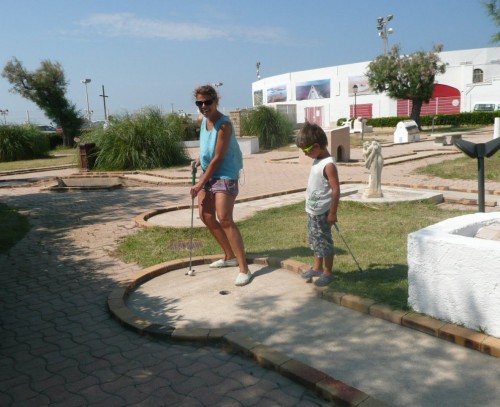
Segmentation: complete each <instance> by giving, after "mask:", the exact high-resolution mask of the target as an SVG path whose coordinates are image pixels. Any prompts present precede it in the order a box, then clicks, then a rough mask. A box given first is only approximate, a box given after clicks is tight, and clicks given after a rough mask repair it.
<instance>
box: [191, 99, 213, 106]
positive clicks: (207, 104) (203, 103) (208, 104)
mask: <svg viewBox="0 0 500 407" xmlns="http://www.w3.org/2000/svg"><path fill="white" fill-rule="evenodd" d="M194 103H195V105H196V106H198V107H202V106H203V105H205V106H210V105H211V104H212V103H214V101H213V100H212V99H207V100H197V101H196V102H194Z"/></svg>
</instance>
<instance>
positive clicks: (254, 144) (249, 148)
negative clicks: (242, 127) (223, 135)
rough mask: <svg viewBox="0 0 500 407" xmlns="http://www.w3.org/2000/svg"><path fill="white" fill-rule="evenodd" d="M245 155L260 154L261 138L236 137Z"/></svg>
mask: <svg viewBox="0 0 500 407" xmlns="http://www.w3.org/2000/svg"><path fill="white" fill-rule="evenodd" d="M236 140H237V141H238V144H239V146H240V150H241V153H242V154H243V155H248V154H257V153H258V152H259V138H258V137H257V136H253V137H236Z"/></svg>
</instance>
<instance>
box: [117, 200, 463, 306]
mask: <svg viewBox="0 0 500 407" xmlns="http://www.w3.org/2000/svg"><path fill="white" fill-rule="evenodd" d="M471 212H472V211H471ZM338 213H339V226H340V228H341V232H342V235H343V236H344V238H345V239H346V241H347V244H348V245H349V247H350V248H351V250H352V251H353V253H354V256H356V260H357V261H358V263H359V264H360V265H361V268H362V269H363V272H360V271H359V270H358V268H357V266H356V264H355V263H354V261H353V259H352V257H351V255H350V254H349V252H348V250H347V248H346V247H345V245H344V244H343V242H342V240H341V239H340V237H339V236H338V234H337V232H336V231H335V230H333V237H334V242H335V249H336V257H335V264H334V272H335V276H336V278H335V280H334V283H333V286H334V287H335V288H336V289H337V290H338V291H341V292H346V293H350V294H356V295H360V296H362V297H367V298H371V299H374V300H377V301H380V302H383V303H386V304H389V305H391V306H392V307H394V308H398V309H407V297H408V280H407V277H408V268H407V260H406V254H407V248H406V241H407V235H408V233H410V232H413V231H416V230H418V229H421V228H423V227H425V226H428V225H431V224H433V223H436V222H438V221H440V220H444V219H446V218H450V217H454V216H459V215H463V214H465V213H469V212H463V211H458V210H455V211H450V210H442V209H439V208H437V207H436V206H435V205H434V204H431V203H395V204H384V205H370V206H369V205H365V204H361V203H356V202H343V201H341V203H340V207H339V212H338ZM238 225H239V227H240V230H241V233H242V235H243V239H244V241H245V246H246V250H247V253H248V254H258V255H262V256H275V257H279V258H282V259H295V260H298V261H301V262H304V263H308V264H312V253H311V251H310V249H309V245H308V241H307V220H306V215H305V211H304V205H303V204H302V203H299V204H295V205H290V206H286V207H282V208H272V209H269V210H266V211H261V212H258V213H257V214H256V215H255V216H254V217H252V218H250V219H248V220H245V221H242V222H240V223H239V224H238ZM193 240H194V242H195V243H201V246H202V247H201V248H199V249H195V250H193V256H200V255H207V254H216V253H221V249H220V248H219V246H218V245H217V244H216V243H215V240H214V239H213V238H212V237H211V235H210V234H209V232H208V231H207V230H206V229H205V228H196V229H195V232H194V235H193ZM189 241H190V229H189V228H183V229H174V228H160V227H157V228H148V229H143V230H141V231H140V232H139V233H137V234H135V235H132V236H129V237H127V238H126V239H124V240H123V241H122V242H121V243H120V245H119V248H118V250H117V253H118V255H119V256H120V257H121V258H122V260H124V261H125V262H137V263H139V264H140V265H141V266H143V267H147V266H151V265H154V264H159V263H162V262H165V261H169V260H175V259H180V258H188V257H189ZM183 244H184V247H185V248H186V249H179V246H182V245H183ZM195 246H196V245H195Z"/></svg>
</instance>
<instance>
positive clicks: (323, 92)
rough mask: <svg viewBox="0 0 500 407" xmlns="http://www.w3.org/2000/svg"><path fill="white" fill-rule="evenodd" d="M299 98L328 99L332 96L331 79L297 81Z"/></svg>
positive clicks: (296, 92)
mask: <svg viewBox="0 0 500 407" xmlns="http://www.w3.org/2000/svg"><path fill="white" fill-rule="evenodd" d="M295 94H296V95H297V97H296V99H297V100H309V99H326V98H329V97H330V79H320V80H317V81H309V82H301V83H297V86H296V88H295Z"/></svg>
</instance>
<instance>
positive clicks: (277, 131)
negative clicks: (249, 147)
mask: <svg viewBox="0 0 500 407" xmlns="http://www.w3.org/2000/svg"><path fill="white" fill-rule="evenodd" d="M293 127H294V126H293V123H292V122H291V121H290V120H289V119H288V117H287V116H285V115H284V114H283V113H281V112H279V111H277V110H275V109H273V108H271V107H268V106H263V105H262V106H259V107H257V108H255V109H252V110H250V111H248V113H247V114H246V115H244V116H242V119H241V134H242V135H243V136H257V137H258V138H259V145H260V146H261V147H262V148H264V149H272V148H277V147H281V146H283V145H285V144H287V143H289V141H290V140H289V139H290V136H291V135H292V134H293Z"/></svg>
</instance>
